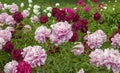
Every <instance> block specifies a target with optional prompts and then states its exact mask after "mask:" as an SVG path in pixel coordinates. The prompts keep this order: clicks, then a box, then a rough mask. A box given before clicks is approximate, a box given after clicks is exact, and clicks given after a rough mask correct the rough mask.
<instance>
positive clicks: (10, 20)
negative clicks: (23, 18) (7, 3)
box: [5, 15, 16, 25]
mask: <svg viewBox="0 0 120 73" xmlns="http://www.w3.org/2000/svg"><path fill="white" fill-rule="evenodd" d="M5 23H6V24H7V25H15V23H16V21H15V20H14V18H13V17H12V16H10V15H9V16H8V17H7V18H6V20H5Z"/></svg>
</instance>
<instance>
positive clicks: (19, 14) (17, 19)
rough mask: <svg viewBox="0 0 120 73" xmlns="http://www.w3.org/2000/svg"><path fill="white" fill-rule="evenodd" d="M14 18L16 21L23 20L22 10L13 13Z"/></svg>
mask: <svg viewBox="0 0 120 73" xmlns="http://www.w3.org/2000/svg"><path fill="white" fill-rule="evenodd" d="M13 18H14V20H15V21H16V22H18V23H19V22H20V21H22V20H23V15H22V14H21V12H15V13H14V14H13Z"/></svg>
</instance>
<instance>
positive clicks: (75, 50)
mask: <svg viewBox="0 0 120 73" xmlns="http://www.w3.org/2000/svg"><path fill="white" fill-rule="evenodd" d="M72 52H73V53H74V55H81V54H82V53H84V46H83V44H82V43H81V42H80V43H79V44H78V45H76V46H74V47H73V50H72Z"/></svg>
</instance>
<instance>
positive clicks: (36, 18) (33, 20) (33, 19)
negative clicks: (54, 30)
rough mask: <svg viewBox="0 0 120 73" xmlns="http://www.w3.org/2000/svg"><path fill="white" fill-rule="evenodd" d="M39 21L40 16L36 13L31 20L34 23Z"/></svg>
mask: <svg viewBox="0 0 120 73" xmlns="http://www.w3.org/2000/svg"><path fill="white" fill-rule="evenodd" d="M38 21H39V18H38V17H37V16H35V15H34V16H33V17H31V22H32V23H36V22H38Z"/></svg>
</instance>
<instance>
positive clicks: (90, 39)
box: [84, 30, 107, 49]
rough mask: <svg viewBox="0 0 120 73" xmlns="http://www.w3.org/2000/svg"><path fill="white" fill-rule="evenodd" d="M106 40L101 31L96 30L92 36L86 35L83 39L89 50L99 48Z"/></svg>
mask: <svg viewBox="0 0 120 73" xmlns="http://www.w3.org/2000/svg"><path fill="white" fill-rule="evenodd" d="M106 39H107V35H106V34H105V33H104V32H103V31H102V30H97V31H95V32H94V33H93V34H88V35H86V36H85V37H84V40H86V41H87V42H86V43H87V44H88V46H90V48H91V49H93V48H100V47H101V46H102V44H103V43H104V42H105V41H106Z"/></svg>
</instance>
